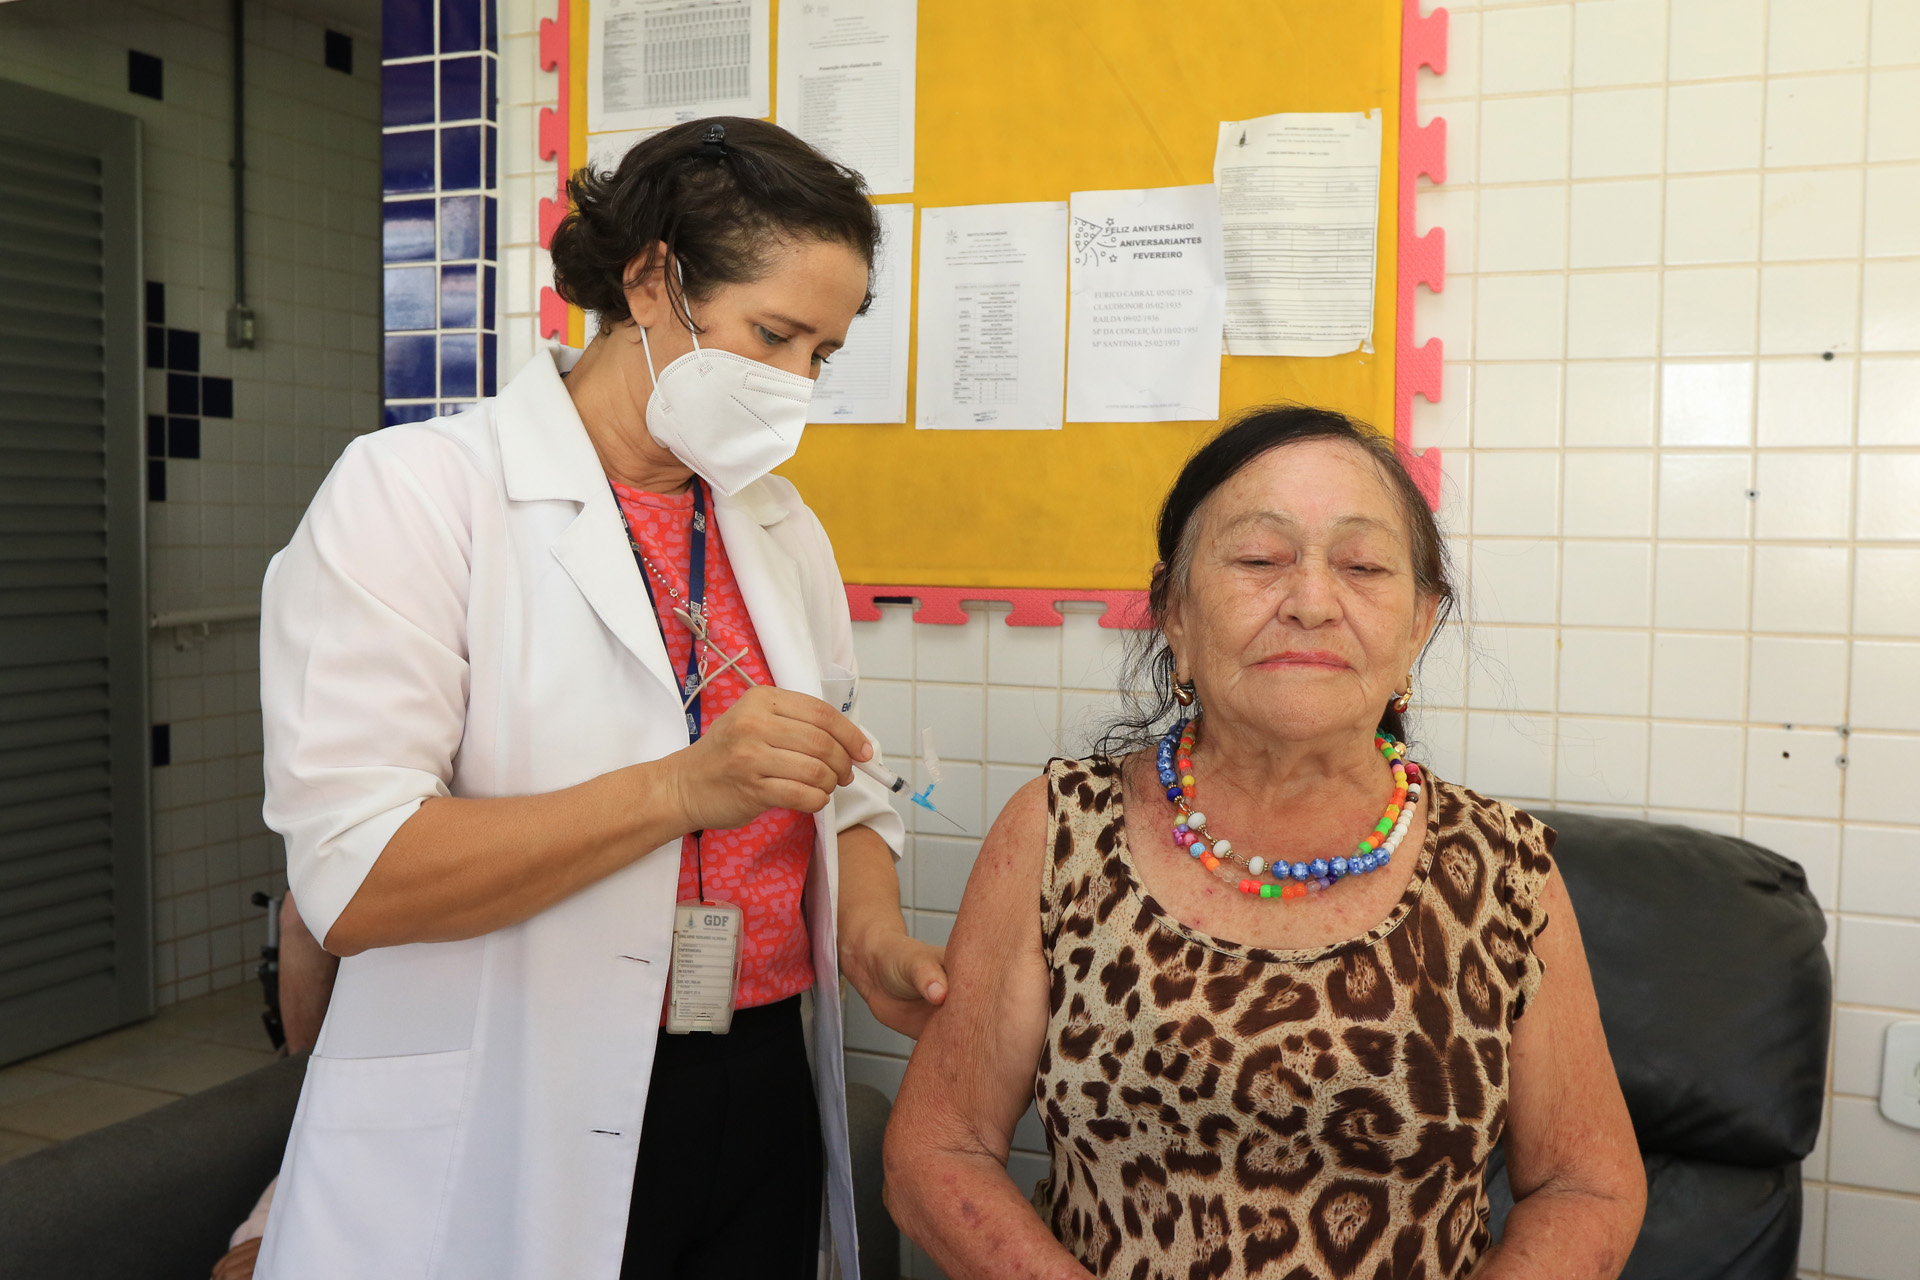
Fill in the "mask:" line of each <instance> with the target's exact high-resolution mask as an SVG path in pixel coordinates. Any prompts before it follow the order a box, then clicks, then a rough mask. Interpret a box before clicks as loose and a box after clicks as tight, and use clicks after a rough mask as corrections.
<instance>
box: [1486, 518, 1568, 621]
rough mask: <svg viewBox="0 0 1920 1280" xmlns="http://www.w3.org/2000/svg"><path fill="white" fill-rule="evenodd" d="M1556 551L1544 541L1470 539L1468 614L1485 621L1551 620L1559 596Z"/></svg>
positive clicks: (1554, 547) (1550, 544) (1549, 543)
mask: <svg viewBox="0 0 1920 1280" xmlns="http://www.w3.org/2000/svg"><path fill="white" fill-rule="evenodd" d="M1557 552H1558V548H1557V547H1556V546H1555V545H1554V544H1553V543H1552V542H1549V541H1544V540H1539V541H1527V540H1522V539H1500V538H1494V539H1481V538H1476V539H1474V542H1473V550H1472V563H1473V569H1472V580H1473V604H1472V607H1471V608H1470V609H1469V610H1468V611H1467V612H1468V616H1470V617H1472V618H1474V619H1475V620H1476V621H1481V622H1488V623H1496V622H1552V621H1553V620H1554V604H1555V601H1556V599H1557V597H1558V595H1559V592H1558V591H1557V590H1556V586H1557V583H1558V565H1557V563H1556V562H1557V560H1558V558H1559V557H1558V554H1557Z"/></svg>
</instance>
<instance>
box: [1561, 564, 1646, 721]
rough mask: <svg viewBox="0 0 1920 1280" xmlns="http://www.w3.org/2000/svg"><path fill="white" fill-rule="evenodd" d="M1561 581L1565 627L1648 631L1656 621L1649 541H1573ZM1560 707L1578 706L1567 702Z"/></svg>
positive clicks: (1563, 623)
mask: <svg viewBox="0 0 1920 1280" xmlns="http://www.w3.org/2000/svg"><path fill="white" fill-rule="evenodd" d="M1560 580H1561V588H1560V590H1561V598H1560V622H1561V625H1562V626H1594V627H1644V626H1646V625H1648V623H1649V622H1651V621H1652V618H1651V616H1650V611H1651V608H1652V586H1653V547H1652V544H1650V543H1646V542H1568V543H1566V544H1565V547H1564V549H1563V550H1562V552H1561V566H1560ZM1563 669H1564V663H1563ZM1561 709H1562V710H1570V709H1574V708H1570V707H1568V706H1566V705H1565V704H1564V703H1563V704H1562V708H1561Z"/></svg>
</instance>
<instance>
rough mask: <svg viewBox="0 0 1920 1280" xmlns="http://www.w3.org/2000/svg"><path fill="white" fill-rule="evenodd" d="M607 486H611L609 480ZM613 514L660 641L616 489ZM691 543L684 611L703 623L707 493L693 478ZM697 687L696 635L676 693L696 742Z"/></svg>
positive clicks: (642, 563) (663, 633)
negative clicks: (624, 534) (623, 532)
mask: <svg viewBox="0 0 1920 1280" xmlns="http://www.w3.org/2000/svg"><path fill="white" fill-rule="evenodd" d="M607 487H608V488H609V489H612V488H613V484H612V482H611V481H609V482H608V484H607ZM613 509H614V513H615V514H616V515H618V516H619V517H620V527H621V528H622V529H625V530H626V531H627V546H628V547H629V548H631V549H632V551H633V567H634V568H636V569H638V570H639V571H640V581H641V582H642V583H644V584H645V585H646V588H647V602H648V603H649V604H651V605H652V606H653V616H654V620H655V621H656V622H658V623H659V624H660V643H661V644H663V645H664V644H666V642H667V620H666V619H665V618H662V617H661V616H660V601H659V598H658V597H656V596H655V595H654V594H653V578H652V575H650V574H649V573H648V572H647V561H646V557H645V555H644V554H642V552H641V550H640V543H639V542H638V541H637V540H636V539H635V538H634V536H633V522H632V521H630V520H628V519H627V509H626V508H625V507H623V506H622V505H620V491H619V490H617V489H614V490H613ZM690 541H691V542H692V543H693V549H692V555H691V563H690V564H689V566H688V571H687V612H688V613H689V614H691V615H692V616H693V617H694V618H695V619H696V620H698V621H699V622H701V623H702V624H703V625H704V623H705V621H706V617H705V615H704V614H703V613H702V612H701V609H702V605H703V602H704V601H705V600H706V595H707V495H706V486H705V485H704V484H703V483H702V482H701V481H700V480H699V479H698V478H697V477H696V478H695V480H694V482H693V536H692V538H691V539H690ZM699 687H700V637H699V636H698V635H695V636H694V637H693V647H692V648H691V649H690V650H688V651H687V674H686V683H685V684H684V685H683V686H682V687H681V689H680V696H681V697H682V698H686V699H689V701H688V702H687V705H686V711H687V741H688V743H689V744H691V743H695V742H698V741H700V694H698V693H696V692H694V691H695V690H696V689H698V688H699Z"/></svg>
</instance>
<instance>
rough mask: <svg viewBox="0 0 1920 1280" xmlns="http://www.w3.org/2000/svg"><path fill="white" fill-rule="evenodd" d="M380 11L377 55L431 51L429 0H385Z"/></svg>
mask: <svg viewBox="0 0 1920 1280" xmlns="http://www.w3.org/2000/svg"><path fill="white" fill-rule="evenodd" d="M380 8H381V14H380V56H381V57H383V58H418V57H421V56H423V55H425V54H429V53H432V52H433V0H386V3H385V4H383V5H381V7H380Z"/></svg>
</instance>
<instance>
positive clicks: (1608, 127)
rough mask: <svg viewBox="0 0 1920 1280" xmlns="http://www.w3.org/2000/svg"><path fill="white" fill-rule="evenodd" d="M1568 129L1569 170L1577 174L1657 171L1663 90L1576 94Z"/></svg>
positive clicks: (1661, 141)
mask: <svg viewBox="0 0 1920 1280" xmlns="http://www.w3.org/2000/svg"><path fill="white" fill-rule="evenodd" d="M1572 133H1573V146H1572V165H1571V171H1572V174H1573V176H1574V177H1576V178H1617V177H1627V176H1630V175H1633V174H1643V173H1649V174H1651V173H1659V172H1660V164H1661V157H1662V155H1663V154H1664V152H1665V150H1666V148H1665V145H1664V144H1665V138H1666V92H1665V90H1663V89H1613V90H1608V91H1606V92H1603V93H1580V94H1575V95H1574V97H1573V130H1572ZM1541 176H1542V177H1558V176H1560V175H1558V174H1542V175H1541Z"/></svg>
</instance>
